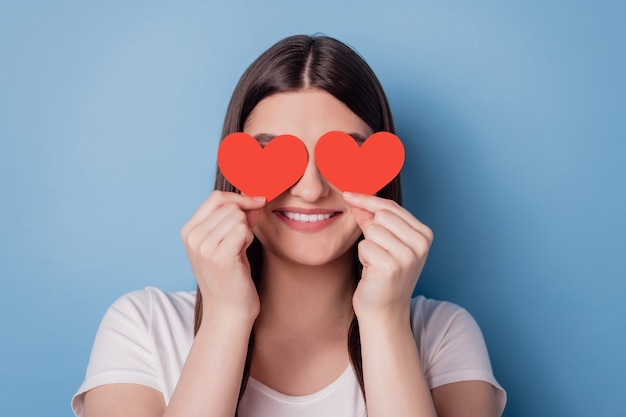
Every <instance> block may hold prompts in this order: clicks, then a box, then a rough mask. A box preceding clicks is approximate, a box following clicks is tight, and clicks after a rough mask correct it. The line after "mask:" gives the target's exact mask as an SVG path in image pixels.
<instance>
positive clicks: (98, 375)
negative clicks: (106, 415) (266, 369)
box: [72, 287, 506, 417]
mask: <svg viewBox="0 0 626 417" xmlns="http://www.w3.org/2000/svg"><path fill="white" fill-rule="evenodd" d="M195 295H196V293H195V292H176V293H166V292H163V291H161V290H159V289H157V288H153V287H147V288H146V289H144V290H141V291H135V292H131V293H129V294H126V295H124V296H122V297H120V298H119V299H118V300H117V301H116V302H115V303H113V305H112V306H111V307H110V308H109V310H108V311H107V313H106V314H105V316H104V318H103V319H102V322H101V324H100V328H99V329H98V333H97V335H96V339H95V342H94V345H93V349H92V352H91V357H90V359H89V365H88V366H87V373H86V376H85V380H84V381H83V383H82V385H81V386H80V388H79V389H78V391H77V392H76V394H75V395H74V397H73V398H72V409H73V410H74V413H75V414H76V416H77V417H82V415H83V401H84V394H85V392H87V391H88V390H90V389H92V388H94V387H97V386H99V385H104V384H113V383H135V384H141V385H146V386H149V387H152V388H154V389H156V390H157V391H159V392H161V393H162V394H163V398H164V399H165V403H166V404H168V403H169V401H170V398H171V396H172V393H173V392H174V388H175V387H176V383H177V381H178V378H179V376H180V373H181V371H182V369H183V365H184V363H185V359H186V358H187V354H188V353H189V350H190V348H191V344H192V342H193V337H194V335H193V323H194V317H193V315H194V304H195ZM411 326H412V328H413V334H414V336H415V341H416V344H417V347H418V349H419V352H420V357H421V361H422V369H423V370H424V373H425V375H426V380H427V381H428V385H429V386H430V388H431V389H432V388H434V387H437V386H440V385H444V384H448V383H452V382H459V381H468V380H481V381H487V382H489V383H491V384H492V385H493V386H495V387H496V388H497V392H498V405H499V409H500V413H501V412H502V410H503V409H504V405H505V403H506V393H505V392H504V390H503V389H502V387H500V385H499V384H498V382H497V381H496V379H495V377H494V376H493V372H492V370H491V364H490V362H489V356H488V354H487V348H486V346H485V342H484V340H483V336H482V333H481V331H480V328H479V327H478V325H477V324H476V321H475V320H474V319H473V318H472V316H471V315H470V314H469V313H468V312H467V311H466V310H464V309H462V308H461V307H459V306H457V305H455V304H452V303H449V302H445V301H437V300H431V299H427V298H424V297H423V296H418V297H415V298H413V299H412V301H411ZM365 415H366V413H365V405H364V402H363V396H362V394H361V388H360V387H359V384H358V382H357V379H356V376H355V374H354V371H353V369H352V366H348V367H347V368H346V370H345V371H344V372H343V373H342V374H341V376H339V377H338V378H337V379H336V380H335V381H334V382H332V383H331V384H330V385H328V386H327V387H325V388H323V389H322V390H320V391H318V392H316V393H313V394H309V395H304V396H290V395H285V394H282V393H280V392H278V391H276V390H274V389H272V388H270V387H268V386H267V385H264V384H263V383H261V382H260V381H257V380H255V379H254V378H252V377H250V379H249V381H248V386H247V389H246V391H245V393H244V395H243V397H242V399H241V403H240V405H239V416H240V417H249V416H255V417H266V416H267V417H270V416H271V417H282V416H298V417H308V416H316V417H317V416H325V417H334V416H337V417H339V416H341V417H362V416H365Z"/></svg>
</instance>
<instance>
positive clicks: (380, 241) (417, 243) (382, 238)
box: [367, 223, 429, 265]
mask: <svg viewBox="0 0 626 417" xmlns="http://www.w3.org/2000/svg"><path fill="white" fill-rule="evenodd" d="M411 230H412V236H410V239H409V240H408V241H403V240H401V239H399V238H398V237H397V236H396V235H395V234H394V233H392V232H391V231H390V230H389V229H387V228H386V227H384V226H381V225H379V224H377V223H374V224H372V225H371V226H370V227H369V236H368V237H367V240H370V241H371V242H373V243H375V244H376V245H377V246H378V247H380V248H381V249H383V250H384V251H386V252H388V253H389V254H390V255H391V256H392V257H393V258H394V259H396V260H397V261H398V262H399V263H400V264H401V265H409V264H411V263H413V262H414V261H416V260H418V259H422V258H424V257H425V256H426V254H427V253H428V248H429V244H428V242H427V240H426V238H425V237H424V236H422V235H421V234H419V233H418V232H417V231H415V230H413V229H411Z"/></svg>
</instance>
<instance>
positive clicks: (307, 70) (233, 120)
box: [194, 35, 402, 415]
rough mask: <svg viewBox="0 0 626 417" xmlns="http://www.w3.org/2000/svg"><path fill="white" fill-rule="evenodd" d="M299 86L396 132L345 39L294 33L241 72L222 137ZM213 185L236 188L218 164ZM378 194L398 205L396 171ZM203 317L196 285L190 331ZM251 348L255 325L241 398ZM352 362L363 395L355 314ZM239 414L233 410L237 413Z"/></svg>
mask: <svg viewBox="0 0 626 417" xmlns="http://www.w3.org/2000/svg"><path fill="white" fill-rule="evenodd" d="M302 88H319V89H322V90H325V91H327V92H328V93H330V94H332V95H333V96H334V97H336V98H337V99H338V100H339V101H341V102H343V103H344V104H345V105H346V106H347V107H348V108H349V109H350V110H351V111H352V112H353V113H355V114H356V115H357V116H359V117H360V118H361V119H362V120H363V121H364V122H365V123H367V125H368V126H369V127H370V128H371V129H372V131H374V132H378V131H387V132H394V124H393V118H392V116H391V111H390V108H389V103H388V102H387V98H386V96H385V93H384V91H383V88H382V86H381V85H380V82H379V81H378V79H377V78H376V75H375V74H374V72H373V71H372V69H371V68H370V67H369V65H367V63H366V62H365V60H363V58H361V56H359V54H357V53H356V52H355V51H354V50H353V49H351V48H350V47H348V46H347V45H345V44H344V43H342V42H340V41H338V40H336V39H334V38H331V37H328V36H306V35H295V36H290V37H288V38H285V39H283V40H281V41H279V42H277V43H276V44H274V45H273V46H272V47H271V48H269V49H268V50H267V51H265V52H264V53H263V54H262V55H261V56H260V57H259V58H257V59H256V60H255V61H254V62H253V63H252V64H251V65H250V66H249V67H248V69H247V70H246V71H245V72H244V74H243V75H242V77H241V79H240V80H239V83H238V84H237V86H236V87H235V91H234V92H233V95H232V97H231V100H230V103H229V105H228V110H227V111H226V116H225V118H224V128H223V130H222V139H224V138H225V137H226V136H227V135H229V134H230V133H233V132H240V131H242V130H243V126H244V124H245V122H246V120H247V118H248V116H249V115H250V113H251V112H252V110H253V109H254V107H255V106H256V105H257V104H258V103H259V102H260V101H261V100H262V99H263V98H265V97H267V96H269V95H271V94H275V93H279V92H283V91H293V90H298V89H302ZM215 189H216V190H222V191H232V192H239V190H237V189H236V188H235V187H234V186H233V185H232V184H230V183H229V182H228V181H226V179H225V178H224V176H223V175H222V173H221V172H220V170H219V167H218V168H217V172H216V176H215ZM377 195H378V196H379V197H384V198H388V199H391V200H394V201H396V202H397V203H398V204H402V194H401V188H400V175H398V176H397V177H396V178H395V179H394V180H393V181H392V182H391V183H389V184H388V185H387V186H385V187H384V188H383V189H382V190H380V191H379V192H378V193H377ZM362 238H363V237H362V236H361V238H359V240H357V242H356V243H355V245H354V246H353V248H352V251H353V252H354V262H355V268H354V271H355V276H354V280H355V283H356V282H358V281H359V280H360V279H361V271H362V265H361V264H360V262H359V260H358V257H357V253H356V250H357V244H358V242H359V241H360V240H361V239H362ZM246 254H247V256H248V260H249V262H250V267H251V270H252V274H251V275H252V280H253V281H254V284H255V286H256V287H257V288H258V287H259V279H260V277H259V274H260V271H261V265H262V262H263V257H262V247H261V243H260V242H259V240H258V239H257V238H256V237H255V238H254V241H253V242H252V244H251V245H250V247H249V248H248V250H247V253H246ZM201 322H202V294H201V293H200V290H199V289H198V290H197V295H196V307H195V325H194V332H195V333H197V332H198V329H199V328H200V323H201ZM253 349H254V327H253V329H252V332H251V334H250V339H249V342H248V354H247V357H246V362H245V366H244V372H243V378H242V380H241V389H240V391H239V400H238V404H237V409H238V408H239V401H240V400H241V397H242V396H243V393H244V391H245V388H246V384H247V382H248V376H249V375H250V361H251V358H252V351H253ZM348 352H349V354H350V362H351V363H352V366H353V367H354V370H355V374H356V376H357V379H358V381H359V384H360V386H361V391H362V392H363V395H364V396H365V386H364V382H363V365H362V360H361V340H360V335H359V324H358V321H357V319H356V316H354V317H353V319H352V322H351V324H350V328H349V330H348ZM235 415H237V412H235Z"/></svg>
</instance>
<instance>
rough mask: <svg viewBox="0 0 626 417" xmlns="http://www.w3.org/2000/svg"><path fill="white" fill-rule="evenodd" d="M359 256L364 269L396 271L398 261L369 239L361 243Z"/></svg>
mask: <svg viewBox="0 0 626 417" xmlns="http://www.w3.org/2000/svg"><path fill="white" fill-rule="evenodd" d="M358 256H359V262H361V264H363V268H375V269H377V270H389V271H393V270H394V269H395V267H394V265H395V263H396V261H395V260H394V259H393V257H392V256H391V254H390V253H389V252H387V251H386V250H385V249H383V248H382V247H380V246H379V245H378V244H376V243H375V242H373V241H371V240H369V239H364V240H362V241H360V242H359V245H358ZM364 276H366V274H363V275H362V277H364Z"/></svg>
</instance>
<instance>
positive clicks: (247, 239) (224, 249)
mask: <svg viewBox="0 0 626 417" xmlns="http://www.w3.org/2000/svg"><path fill="white" fill-rule="evenodd" d="M252 240H254V234H253V233H252V231H251V230H250V228H249V227H248V226H247V225H245V224H242V223H235V224H233V225H232V227H231V228H230V229H228V232H227V233H226V235H225V236H224V239H223V240H222V242H221V244H220V246H219V251H220V255H223V256H225V257H228V256H232V255H233V254H236V255H238V256H245V254H246V249H248V246H250V244H251V243H252Z"/></svg>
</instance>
